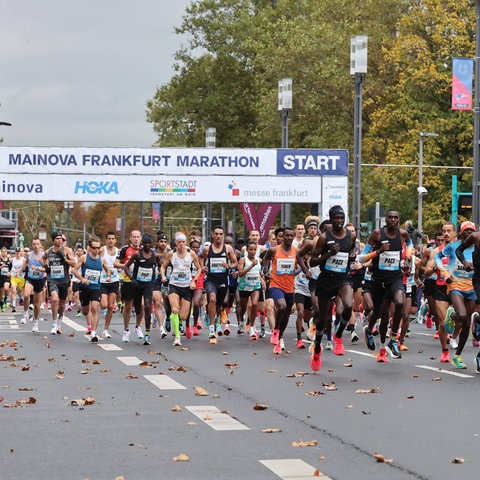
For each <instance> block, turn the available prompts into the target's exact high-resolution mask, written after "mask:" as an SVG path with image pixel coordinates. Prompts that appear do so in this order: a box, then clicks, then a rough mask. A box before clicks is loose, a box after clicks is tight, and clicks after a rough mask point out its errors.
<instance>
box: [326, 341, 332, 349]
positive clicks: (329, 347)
mask: <svg viewBox="0 0 480 480" xmlns="http://www.w3.org/2000/svg"><path fill="white" fill-rule="evenodd" d="M332 349H333V343H332V341H331V340H327V343H326V344H325V350H332Z"/></svg>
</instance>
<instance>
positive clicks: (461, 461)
mask: <svg viewBox="0 0 480 480" xmlns="http://www.w3.org/2000/svg"><path fill="white" fill-rule="evenodd" d="M464 461H465V459H464V458H461V457H455V458H453V459H452V463H463V462H464Z"/></svg>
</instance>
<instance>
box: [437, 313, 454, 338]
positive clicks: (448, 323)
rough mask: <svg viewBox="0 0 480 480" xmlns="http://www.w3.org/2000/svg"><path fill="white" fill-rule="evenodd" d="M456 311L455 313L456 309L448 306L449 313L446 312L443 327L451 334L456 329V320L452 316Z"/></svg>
mask: <svg viewBox="0 0 480 480" xmlns="http://www.w3.org/2000/svg"><path fill="white" fill-rule="evenodd" d="M454 313H455V310H454V309H453V308H452V307H448V309H447V313H446V314H445V320H444V321H443V327H444V328H445V331H446V332H447V333H449V334H450V335H451V334H452V333H453V330H454V329H455V320H454V319H453V318H452V316H453V314H454ZM435 333H437V332H435ZM434 338H435V337H434Z"/></svg>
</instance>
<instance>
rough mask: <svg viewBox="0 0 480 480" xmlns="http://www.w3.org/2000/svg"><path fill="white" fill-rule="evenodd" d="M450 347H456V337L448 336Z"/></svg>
mask: <svg viewBox="0 0 480 480" xmlns="http://www.w3.org/2000/svg"><path fill="white" fill-rule="evenodd" d="M450 348H452V349H456V348H458V341H457V339H456V338H453V337H452V338H450Z"/></svg>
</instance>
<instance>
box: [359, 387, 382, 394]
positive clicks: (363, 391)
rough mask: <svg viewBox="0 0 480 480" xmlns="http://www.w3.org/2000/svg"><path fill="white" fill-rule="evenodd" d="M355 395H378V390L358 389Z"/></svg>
mask: <svg viewBox="0 0 480 480" xmlns="http://www.w3.org/2000/svg"><path fill="white" fill-rule="evenodd" d="M355 393H357V394H362V393H378V389H377V388H370V389H369V390H364V389H361V388H360V389H358V390H355Z"/></svg>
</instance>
